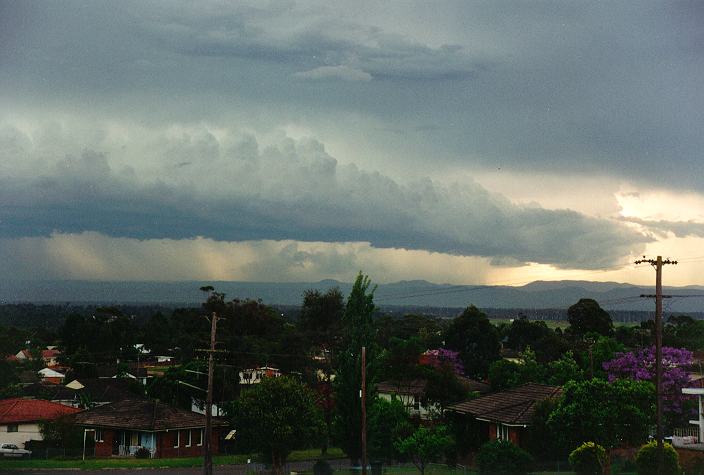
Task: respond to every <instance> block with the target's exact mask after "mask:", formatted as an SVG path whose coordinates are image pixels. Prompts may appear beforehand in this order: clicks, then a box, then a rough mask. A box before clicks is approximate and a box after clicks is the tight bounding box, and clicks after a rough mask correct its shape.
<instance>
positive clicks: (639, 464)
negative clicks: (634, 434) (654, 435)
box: [636, 441, 682, 475]
mask: <svg viewBox="0 0 704 475" xmlns="http://www.w3.org/2000/svg"><path fill="white" fill-rule="evenodd" d="M657 451H658V445H657V442H655V441H652V442H650V443H647V444H645V445H644V446H643V447H641V448H640V450H639V451H638V453H637V454H636V469H637V470H638V475H658V463H657ZM662 468H663V470H662V472H661V473H660V474H659V475H679V474H680V473H682V470H681V469H680V460H679V455H678V454H677V451H676V450H675V449H674V448H672V445H670V444H665V447H664V448H663V467H662Z"/></svg>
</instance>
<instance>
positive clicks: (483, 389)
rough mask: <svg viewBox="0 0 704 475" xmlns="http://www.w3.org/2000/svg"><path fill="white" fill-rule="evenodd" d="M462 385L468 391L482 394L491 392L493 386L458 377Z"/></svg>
mask: <svg viewBox="0 0 704 475" xmlns="http://www.w3.org/2000/svg"><path fill="white" fill-rule="evenodd" d="M457 379H459V381H460V383H462V385H463V386H464V387H465V388H466V389H467V391H476V392H478V393H480V394H485V393H488V392H489V391H491V386H490V385H489V384H487V383H482V382H481V381H477V380H476V379H471V378H466V377H464V376H458V377H457Z"/></svg>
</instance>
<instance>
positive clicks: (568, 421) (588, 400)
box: [548, 379, 655, 451]
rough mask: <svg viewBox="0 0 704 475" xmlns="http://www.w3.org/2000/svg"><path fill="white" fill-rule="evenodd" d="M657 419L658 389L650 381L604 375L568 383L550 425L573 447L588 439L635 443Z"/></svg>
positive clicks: (567, 448) (608, 444)
mask: <svg viewBox="0 0 704 475" xmlns="http://www.w3.org/2000/svg"><path fill="white" fill-rule="evenodd" d="M654 419H655V390H654V388H653V385H652V384H651V383H649V382H647V381H631V380H618V381H615V382H613V383H610V382H608V381H604V380H602V379H591V380H589V381H580V382H576V381H572V382H568V383H567V384H565V386H564V388H563V394H562V398H561V399H560V401H559V403H558V404H557V407H556V408H555V410H554V411H553V412H552V413H551V414H550V418H549V420H548V425H549V426H550V428H551V429H552V430H553V433H554V434H556V435H558V436H559V437H560V438H559V439H558V440H557V444H558V445H559V446H560V447H561V448H562V449H563V450H565V451H571V450H573V449H574V448H576V447H577V446H579V445H580V444H581V443H582V442H584V441H585V440H591V441H594V442H595V443H597V444H599V445H602V446H604V447H607V448H613V447H620V446H634V445H638V444H641V443H642V442H643V441H645V440H646V439H647V437H648V433H649V432H648V431H649V428H650V426H651V425H652V424H653V421H654Z"/></svg>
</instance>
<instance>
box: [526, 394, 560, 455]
mask: <svg viewBox="0 0 704 475" xmlns="http://www.w3.org/2000/svg"><path fill="white" fill-rule="evenodd" d="M557 403H558V399H556V398H549V399H544V400H542V401H538V402H537V403H536V404H535V406H534V407H535V409H534V410H533V415H532V416H531V422H530V424H529V425H528V427H527V428H526V436H525V438H522V441H525V448H526V450H528V452H530V454H531V455H532V456H533V457H535V458H536V459H537V460H543V461H552V460H557V459H560V458H562V455H564V454H561V452H563V451H562V450H561V448H560V447H559V446H556V444H555V434H554V433H553V430H552V428H551V427H550V426H549V424H548V420H549V419H550V414H551V413H552V412H553V411H554V410H555V407H557Z"/></svg>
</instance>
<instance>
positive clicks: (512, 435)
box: [508, 427, 521, 446]
mask: <svg viewBox="0 0 704 475" xmlns="http://www.w3.org/2000/svg"><path fill="white" fill-rule="evenodd" d="M520 433H521V432H520V430H519V428H518V427H510V428H509V429H508V440H510V441H511V442H513V443H514V444H515V445H518V446H520V445H521V444H520V443H521V436H520Z"/></svg>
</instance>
